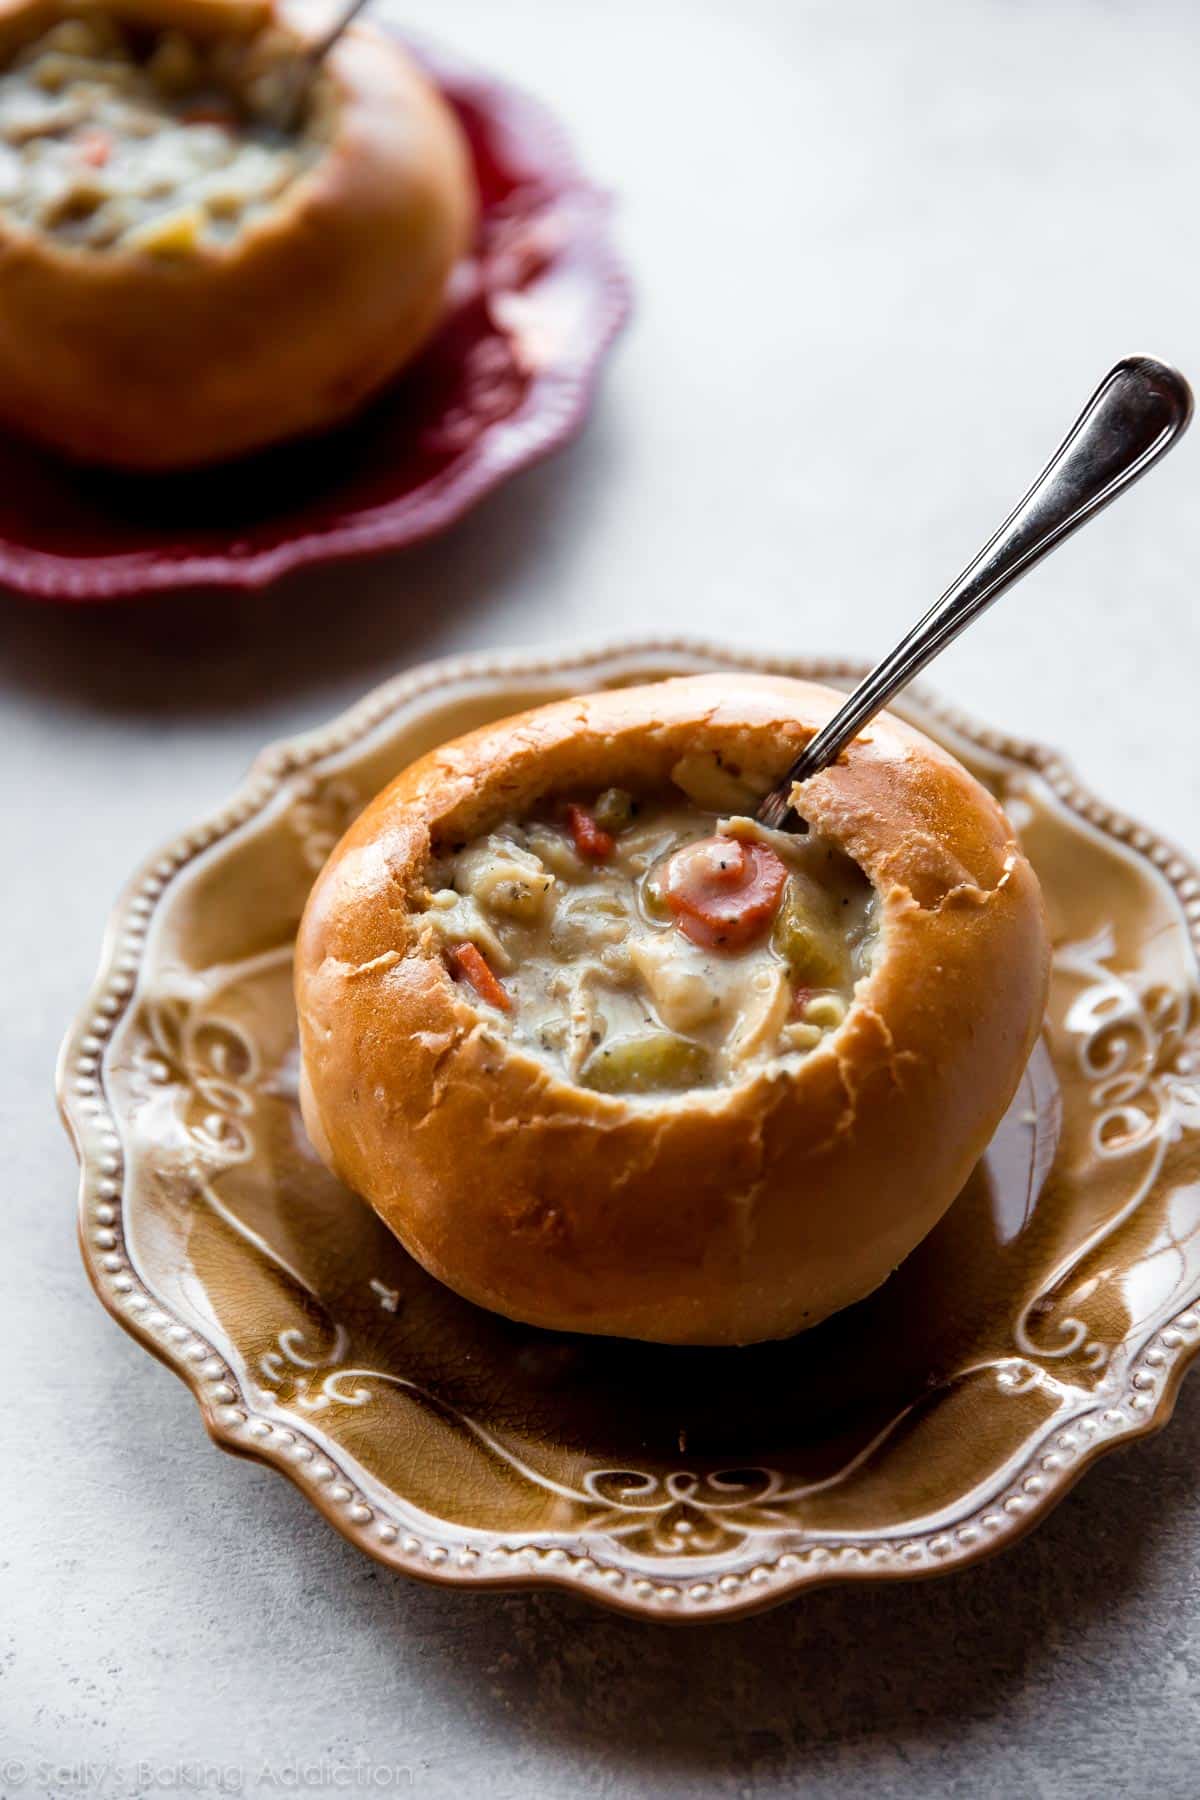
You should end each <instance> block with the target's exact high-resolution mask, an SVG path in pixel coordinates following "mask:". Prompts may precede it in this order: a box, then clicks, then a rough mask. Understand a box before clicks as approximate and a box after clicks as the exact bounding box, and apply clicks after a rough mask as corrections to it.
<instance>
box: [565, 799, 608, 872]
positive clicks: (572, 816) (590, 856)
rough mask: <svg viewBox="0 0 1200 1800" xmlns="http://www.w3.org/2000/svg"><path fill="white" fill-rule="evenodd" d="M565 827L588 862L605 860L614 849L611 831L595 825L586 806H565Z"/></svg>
mask: <svg viewBox="0 0 1200 1800" xmlns="http://www.w3.org/2000/svg"><path fill="white" fill-rule="evenodd" d="M567 828H568V830H569V831H570V833H571V838H572V841H573V842H574V845H575V848H576V850H577V851H578V852H579V854H580V856H582V857H585V858H586V859H587V861H588V862H606V861H607V860H608V858H609V857H610V856H611V855H612V853H613V851H614V850H615V849H616V839H615V838H614V837H613V835H612V832H611V831H605V830H604V829H603V827H602V826H600V825H597V823H596V821H595V819H593V817H592V815H591V813H590V812H588V810H587V808H586V807H583V806H576V805H574V803H572V804H571V805H570V806H568V807H567Z"/></svg>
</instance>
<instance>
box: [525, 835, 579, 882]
mask: <svg viewBox="0 0 1200 1800" xmlns="http://www.w3.org/2000/svg"><path fill="white" fill-rule="evenodd" d="M525 837H526V839H527V841H528V844H529V848H530V850H532V851H533V853H534V854H535V855H536V856H537V857H538V858H540V860H541V861H542V862H544V863H545V865H546V867H547V868H548V869H552V870H553V872H554V873H555V874H556V875H558V876H560V877H561V878H562V879H563V880H564V881H578V880H579V878H580V876H582V875H584V874H585V873H586V869H585V866H584V863H583V860H582V858H581V857H578V856H576V854H575V851H574V849H573V848H572V845H571V843H570V840H569V839H568V838H566V837H565V836H564V835H563V833H562V832H561V831H556V830H555V829H554V827H553V826H552V825H530V826H529V827H528V828H527V829H526V832H525Z"/></svg>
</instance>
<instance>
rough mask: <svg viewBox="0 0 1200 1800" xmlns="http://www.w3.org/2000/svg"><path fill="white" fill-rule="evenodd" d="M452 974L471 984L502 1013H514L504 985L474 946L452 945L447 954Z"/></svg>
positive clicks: (489, 1003) (483, 998) (480, 996)
mask: <svg viewBox="0 0 1200 1800" xmlns="http://www.w3.org/2000/svg"><path fill="white" fill-rule="evenodd" d="M446 961H447V962H448V963H449V964H450V971H451V974H453V975H454V977H455V978H456V979H458V978H460V977H461V979H462V980H464V981H468V982H470V984H471V986H472V987H473V988H474V989H475V992H476V993H477V994H478V995H479V998H480V999H481V1000H486V1001H487V1003H488V1005H489V1006H496V1007H499V1009H500V1011H501V1012H511V1011H512V999H511V997H510V995H509V994H508V993H507V991H506V990H505V988H504V986H503V984H502V983H501V982H500V981H498V980H497V978H496V977H495V975H493V974H492V971H491V969H490V968H489V967H488V965H487V963H486V962H485V961H484V958H483V956H482V954H481V952H480V951H479V950H478V948H477V947H476V946H475V945H474V944H451V946H450V948H449V949H448V950H447V952H446Z"/></svg>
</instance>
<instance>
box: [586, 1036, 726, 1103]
mask: <svg viewBox="0 0 1200 1800" xmlns="http://www.w3.org/2000/svg"><path fill="white" fill-rule="evenodd" d="M708 1073H709V1055H708V1051H707V1050H705V1048H704V1046H703V1045H702V1044H694V1043H692V1042H691V1041H690V1039H688V1038H684V1037H676V1036H675V1034H674V1033H673V1032H670V1031H652V1032H647V1033H646V1034H645V1035H644V1036H640V1037H627V1038H619V1039H617V1041H616V1042H615V1043H612V1044H605V1045H602V1046H601V1048H600V1049H598V1050H596V1051H594V1052H593V1053H592V1055H591V1056H590V1057H589V1058H588V1060H587V1062H586V1063H585V1064H584V1066H583V1070H582V1072H581V1074H580V1080H581V1082H582V1083H583V1085H584V1087H589V1088H594V1089H595V1090H596V1091H597V1092H599V1093H602V1094H647V1093H655V1092H662V1091H664V1090H665V1091H669V1092H679V1091H680V1090H682V1089H685V1088H692V1087H699V1086H701V1085H702V1084H703V1083H704V1082H705V1081H706V1080H707V1079H708Z"/></svg>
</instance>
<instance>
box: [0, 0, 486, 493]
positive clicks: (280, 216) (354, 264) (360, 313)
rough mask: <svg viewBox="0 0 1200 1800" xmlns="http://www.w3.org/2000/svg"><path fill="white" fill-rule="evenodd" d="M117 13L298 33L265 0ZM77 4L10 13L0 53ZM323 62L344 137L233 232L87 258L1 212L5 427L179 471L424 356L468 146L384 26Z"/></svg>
mask: <svg viewBox="0 0 1200 1800" xmlns="http://www.w3.org/2000/svg"><path fill="white" fill-rule="evenodd" d="M103 10H107V11H108V12H110V13H111V14H112V16H113V17H115V18H117V19H125V20H129V21H131V22H135V23H139V24H144V25H152V26H154V27H155V28H159V29H163V28H167V27H171V26H174V27H177V28H179V29H180V30H183V31H186V32H189V33H191V34H192V35H194V36H196V37H199V38H203V37H205V36H213V35H216V34H217V33H220V34H221V35H222V36H226V37H231V38H233V39H235V40H236V39H241V38H250V37H252V36H254V35H255V34H256V33H257V32H259V31H261V30H262V29H263V28H264V27H265V26H267V25H271V26H274V27H275V28H277V29H279V30H281V31H286V30H289V29H291V27H289V26H288V24H287V15H286V14H285V13H282V12H277V11H276V9H275V8H274V7H273V6H272V4H271V3H270V0H112V4H111V5H110V6H107V7H106V8H104V9H103ZM81 11H86V8H85V7H83V6H80V5H78V4H74V3H73V0H16V3H15V4H14V3H12V0H10V3H9V4H8V5H5V6H0V60H7V59H8V57H10V56H11V55H12V54H13V52H14V51H15V49H16V48H17V47H18V46H19V45H21V44H23V43H25V42H28V41H30V40H31V39H34V38H36V37H38V36H40V35H41V34H42V33H43V32H45V31H46V30H48V29H49V28H50V26H51V25H53V24H54V23H55V21H56V20H58V19H60V18H64V17H69V16H73V15H74V14H77V13H79V12H81ZM301 41H302V40H301V38H300V37H297V43H300V42H301ZM327 68H328V72H329V75H330V78H331V79H332V81H333V84H334V87H335V91H336V96H337V123H336V126H335V130H334V136H333V140H332V142H331V143H330V144H329V145H328V147H327V148H326V150H325V152H324V154H323V155H322V156H321V157H320V158H319V160H318V161H317V162H316V163H315V164H314V165H313V167H312V168H311V169H309V170H307V171H305V172H304V173H303V174H301V175H300V176H299V177H298V178H297V179H296V180H295V181H294V182H293V183H292V184H291V186H290V187H289V188H288V189H287V190H286V191H285V193H284V194H283V195H282V196H281V197H280V200H279V201H278V203H277V204H276V205H275V206H274V207H272V208H271V209H270V210H269V211H268V212H266V213H265V214H264V215H263V216H262V217H261V218H258V219H255V220H252V221H250V222H249V223H248V224H247V225H246V226H245V227H244V228H243V230H242V231H241V232H239V233H238V235H237V236H236V237H235V238H234V239H232V240H231V241H230V242H229V243H228V244H216V245H203V246H201V247H199V248H198V249H196V250H195V251H193V252H191V253H189V254H188V255H187V256H185V257H172V258H165V257H156V256H153V255H149V254H146V253H145V252H139V251H137V250H135V249H132V248H127V247H123V246H120V245H118V246H115V247H113V248H112V249H109V250H103V251H87V250H83V249H78V248H75V247H73V246H70V245H64V244H62V243H61V242H59V241H57V240H56V239H54V238H53V237H52V236H51V235H49V234H47V233H44V232H40V231H37V230H35V229H31V228H29V227H26V226H24V225H22V224H21V223H20V222H18V221H15V220H12V219H7V218H5V217H4V216H3V214H2V213H0V421H3V423H5V424H7V425H8V426H10V427H12V428H14V429H17V430H20V431H22V432H24V433H26V434H27V435H30V436H33V437H37V438H40V439H41V440H42V441H44V442H45V443H48V444H51V445H53V446H54V447H55V448H57V449H59V450H61V451H64V452H66V453H67V454H68V455H70V456H72V457H75V458H77V459H79V460H82V461H85V462H93V463H104V464H109V465H113V466H119V467H125V468H130V469H146V470H149V469H172V468H184V467H189V466H195V465H199V464H203V463H212V462H216V461H220V460H222V459H226V458H229V457H233V456H237V455H240V454H243V453H246V452H249V451H252V450H256V449H259V448H261V447H263V446H265V445H267V444H271V443H275V442H278V441H280V440H282V439H285V438H290V437H296V436H300V435H303V434H306V433H312V432H316V431H319V430H323V429H325V428H327V427H329V426H332V425H335V424H337V423H338V422H340V421H341V420H343V419H345V418H348V417H349V416H350V415H351V414H352V413H354V412H355V411H356V410H357V409H358V408H359V407H360V406H361V405H362V404H363V403H364V402H365V401H366V400H367V399H369V398H370V396H371V395H372V394H374V393H375V392H376V391H377V390H378V389H380V388H381V387H382V386H384V384H385V383H386V382H388V381H389V380H390V379H391V378H392V377H393V376H394V375H395V374H396V373H397V371H398V370H399V369H401V368H402V367H403V366H404V364H405V363H407V362H408V361H409V360H410V359H411V357H412V356H413V355H414V353H415V352H416V351H417V350H418V349H419V348H420V346H421V345H422V344H423V343H424V341H425V340H426V338H427V337H428V336H429V333H430V332H431V331H432V329H433V328H434V326H435V325H436V324H437V322H438V319H439V318H440V316H441V313H442V310H443V305H444V298H445V290H446V283H447V279H448V277H449V275H450V272H451V270H452V268H453V267H454V264H455V263H456V261H457V260H458V259H459V258H460V257H461V256H462V255H463V254H464V253H465V251H466V250H467V248H468V247H469V244H470V239H471V235H472V232H473V229H474V221H475V193H474V181H473V176H472V174H471V169H470V159H469V154H468V151H467V148H466V144H465V141H464V139H463V136H462V132H461V131H460V129H459V127H458V124H457V121H456V120H455V118H454V116H453V114H452V113H451V112H450V109H449V108H448V106H447V105H446V104H445V102H444V101H443V100H442V98H441V97H440V95H438V94H437V93H436V92H435V91H434V89H433V88H432V87H431V86H430V84H429V82H428V81H427V80H426V79H425V77H424V76H423V75H422V74H421V73H420V71H419V70H418V69H417V68H416V67H415V65H414V64H413V63H412V62H411V61H410V60H409V58H408V57H406V56H405V54H404V53H403V51H402V50H401V49H400V48H399V47H398V45H397V44H396V43H395V42H394V41H393V40H392V39H391V38H389V37H388V36H386V35H385V34H384V33H382V32H380V31H377V30H375V29H374V28H372V27H371V26H369V25H362V26H356V27H354V28H353V29H352V30H351V31H349V32H348V33H347V34H346V36H345V37H344V38H343V40H342V41H341V42H340V43H339V44H338V46H337V47H336V49H335V50H334V52H333V53H332V54H331V55H330V57H329V58H328V61H327Z"/></svg>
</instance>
